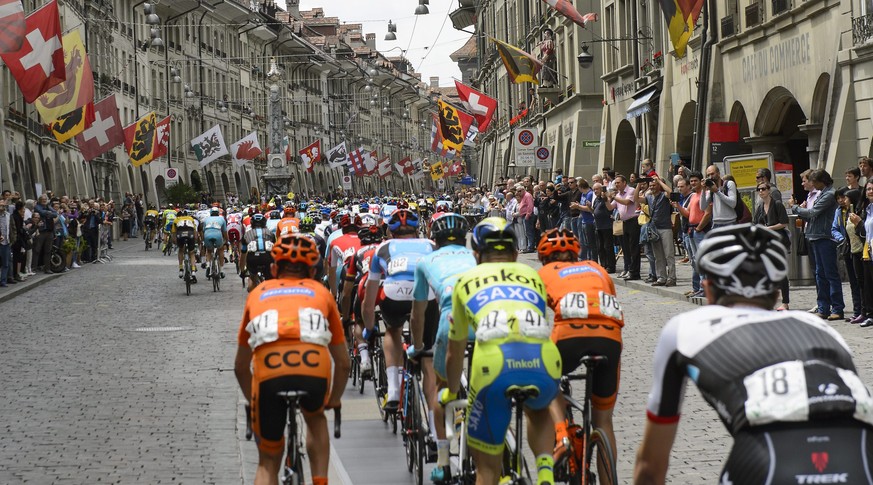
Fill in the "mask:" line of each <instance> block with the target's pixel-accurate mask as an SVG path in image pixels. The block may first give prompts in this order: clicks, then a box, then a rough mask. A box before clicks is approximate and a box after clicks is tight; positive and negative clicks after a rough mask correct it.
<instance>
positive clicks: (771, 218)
mask: <svg viewBox="0 0 873 485" xmlns="http://www.w3.org/2000/svg"><path fill="white" fill-rule="evenodd" d="M760 180H763V178H761V179H760ZM756 190H757V192H758V199H759V201H760V202H759V203H758V205H757V206H756V207H755V214H754V216H753V217H752V222H753V223H754V224H758V225H761V226H767V228H768V229H772V230H774V231H776V232H777V233H779V234H780V235H782V243H783V244H785V248H786V249H788V248H790V247H791V240H790V239H789V238H788V229H787V228H788V212H787V211H786V210H785V206H784V205H782V200H781V199H777V198H775V197H773V196H772V195H771V194H772V193H773V187H772V186H771V185H770V184H769V183H767V182H758V186H757V187H756ZM780 288H781V292H782V304H781V305H779V307H778V308H776V309H777V310H788V306H789V304H790V303H791V301H790V295H789V287H788V278H785V279H784V280H782V283H781V287H780Z"/></svg>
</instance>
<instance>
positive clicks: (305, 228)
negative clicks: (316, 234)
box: [300, 216, 315, 232]
mask: <svg viewBox="0 0 873 485" xmlns="http://www.w3.org/2000/svg"><path fill="white" fill-rule="evenodd" d="M314 230H315V221H313V220H312V218H311V217H309V216H304V217H303V219H300V232H312V231H314Z"/></svg>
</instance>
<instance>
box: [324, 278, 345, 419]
mask: <svg viewBox="0 0 873 485" xmlns="http://www.w3.org/2000/svg"><path fill="white" fill-rule="evenodd" d="M326 296H327V295H325V297H326ZM327 320H328V322H329V324H330V332H331V339H330V345H329V346H328V350H329V351H330V355H331V357H333V387H332V388H331V390H330V399H329V400H328V401H327V406H328V407H329V408H338V407H339V406H340V399H341V398H342V397H343V391H345V389H346V383H347V382H348V380H349V369H350V368H351V364H350V362H349V348H348V346H347V344H346V335H345V333H344V332H343V324H342V322H341V321H340V316H339V310H338V309H337V307H336V304H334V303H331V304H330V308H329V310H328V314H327Z"/></svg>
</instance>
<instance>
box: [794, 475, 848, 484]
mask: <svg viewBox="0 0 873 485" xmlns="http://www.w3.org/2000/svg"><path fill="white" fill-rule="evenodd" d="M794 478H796V479H797V483H799V484H804V483H849V474H848V473H825V474H823V475H794Z"/></svg>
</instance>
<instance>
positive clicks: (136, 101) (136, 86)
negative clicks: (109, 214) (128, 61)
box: [95, 0, 148, 195]
mask: <svg viewBox="0 0 873 485" xmlns="http://www.w3.org/2000/svg"><path fill="white" fill-rule="evenodd" d="M147 1H148V0H141V1H140V2H137V3H135V4H133V7H131V8H130V11H131V12H132V13H133V97H134V106H135V108H134V112H135V113H136V119H137V120H139V64H138V63H137V62H136V55H137V53H138V52H139V40H138V39H139V36H137V35H136V34H137V30H138V29H139V25H137V23H136V7H139V6H140V5H142V4H144V3H146V2H147ZM95 195H96V194H95Z"/></svg>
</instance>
